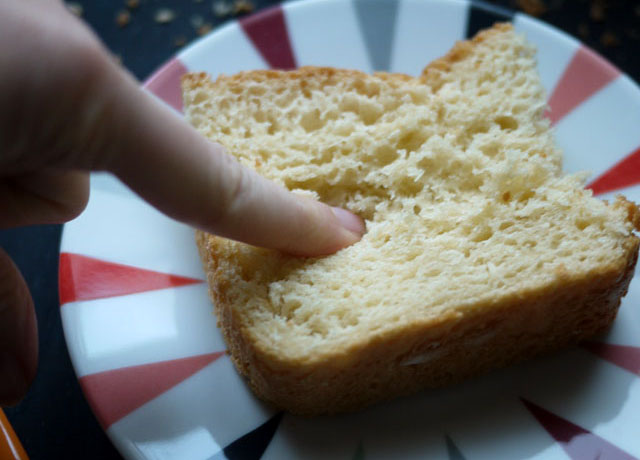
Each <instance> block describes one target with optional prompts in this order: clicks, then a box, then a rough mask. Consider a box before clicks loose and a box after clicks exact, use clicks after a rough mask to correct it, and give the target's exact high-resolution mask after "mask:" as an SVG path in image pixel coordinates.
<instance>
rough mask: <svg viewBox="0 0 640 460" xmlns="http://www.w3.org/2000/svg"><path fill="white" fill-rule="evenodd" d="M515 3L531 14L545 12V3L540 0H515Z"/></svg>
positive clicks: (538, 14) (535, 14)
mask: <svg viewBox="0 0 640 460" xmlns="http://www.w3.org/2000/svg"><path fill="white" fill-rule="evenodd" d="M516 4H517V5H518V7H519V8H520V9H521V10H522V11H524V12H525V13H527V14H529V15H531V16H536V17H537V16H542V15H543V14H544V13H546V12H547V5H546V4H545V3H544V2H543V1H542V0H517V1H516Z"/></svg>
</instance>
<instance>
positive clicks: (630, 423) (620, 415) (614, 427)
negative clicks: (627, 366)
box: [523, 349, 640, 457]
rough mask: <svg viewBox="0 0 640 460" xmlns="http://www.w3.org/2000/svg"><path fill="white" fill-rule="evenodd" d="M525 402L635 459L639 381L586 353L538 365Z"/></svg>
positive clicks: (639, 420) (530, 378)
mask: <svg viewBox="0 0 640 460" xmlns="http://www.w3.org/2000/svg"><path fill="white" fill-rule="evenodd" d="M523 386H524V389H523V393H524V394H523V396H524V397H525V398H526V399H528V400H530V401H531V402H532V403H534V404H536V405H539V406H541V407H542V408H544V409H546V410H548V411H550V412H552V413H554V414H556V415H557V416H559V417H562V418H564V419H565V420H568V421H570V422H571V423H574V424H576V425H578V426H580V427H582V428H584V429H586V430H588V431H591V432H592V433H594V434H596V435H598V436H599V437H601V438H603V439H605V440H606V441H608V442H609V443H611V444H613V445H615V446H617V447H618V448H620V449H622V450H624V451H626V452H628V453H629V454H631V455H634V456H636V457H638V456H640V444H638V426H640V412H639V411H638V407H639V406H640V379H638V377H637V376H636V375H634V374H632V373H631V372H628V371H625V370H623V369H621V368H620V367H618V366H616V365H614V364H611V363H609V362H608V361H605V360H603V359H601V358H599V357H597V356H596V355H594V354H592V353H590V352H589V351H587V350H584V349H574V350H571V351H569V352H566V353H563V354H560V355H556V356H552V357H549V358H545V359H544V360H538V361H536V362H533V363H532V364H531V372H530V373H529V375H528V378H527V379H526V380H525V381H523Z"/></svg>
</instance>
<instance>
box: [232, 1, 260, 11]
mask: <svg viewBox="0 0 640 460" xmlns="http://www.w3.org/2000/svg"><path fill="white" fill-rule="evenodd" d="M254 9H255V6H254V5H253V3H251V2H250V1H249V0H235V1H234V2H233V14H247V13H251V12H252V11H253V10H254Z"/></svg>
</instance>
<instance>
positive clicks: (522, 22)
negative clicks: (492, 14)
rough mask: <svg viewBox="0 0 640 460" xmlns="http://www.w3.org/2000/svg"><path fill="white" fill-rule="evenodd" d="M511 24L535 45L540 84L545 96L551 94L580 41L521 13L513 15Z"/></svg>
mask: <svg viewBox="0 0 640 460" xmlns="http://www.w3.org/2000/svg"><path fill="white" fill-rule="evenodd" d="M513 25H514V27H515V29H516V31H517V32H519V33H524V35H525V37H526V39H527V41H529V42H530V43H532V44H533V45H535V46H536V48H537V50H538V53H537V60H538V72H539V73H540V79H541V81H542V86H544V89H545V90H546V91H547V97H549V96H551V93H552V92H553V89H554V88H555V87H556V84H557V83H558V80H559V79H560V77H561V76H562V74H563V73H564V71H565V69H566V68H567V65H568V64H569V62H570V61H571V58H573V54H574V53H575V52H576V50H577V49H578V47H579V46H580V43H579V42H578V41H577V40H575V39H573V38H571V37H570V36H569V35H567V34H565V33H563V32H561V31H559V30H556V29H554V28H552V27H549V26H548V25H547V24H545V23H543V22H541V21H538V20H537V19H534V18H532V17H530V16H527V15H524V14H521V13H518V14H516V15H515V17H514V20H513Z"/></svg>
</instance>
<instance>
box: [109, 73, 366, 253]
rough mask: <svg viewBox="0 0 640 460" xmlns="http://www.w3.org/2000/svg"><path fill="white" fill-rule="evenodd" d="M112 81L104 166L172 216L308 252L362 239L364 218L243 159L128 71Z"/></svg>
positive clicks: (260, 243)
mask: <svg viewBox="0 0 640 460" xmlns="http://www.w3.org/2000/svg"><path fill="white" fill-rule="evenodd" d="M115 80H117V81H116V82H115V83H114V82H112V83H111V84H110V88H111V89H112V90H113V89H116V92H115V93H114V94H113V95H112V96H111V97H110V101H111V104H110V112H109V113H107V117H108V118H107V120H103V121H102V123H101V126H102V128H101V129H105V130H106V129H110V130H111V131H110V132H111V133H112V136H111V137H110V142H109V150H110V152H108V153H107V154H106V155H100V156H101V157H102V158H106V159H108V161H107V163H106V164H105V166H104V167H105V168H106V169H107V170H110V171H112V172H114V173H115V174H116V175H117V176H118V177H120V178H121V179H122V180H123V181H124V182H125V183H127V184H128V185H129V186H130V187H131V188H132V189H133V190H134V191H135V192H137V193H138V194H139V195H140V196H142V197H143V198H144V199H146V200H147V201H148V202H150V203H151V204H152V205H154V206H155V207H157V208H158V209H160V210H161V211H163V212H164V213H166V214H168V215H169V216H171V217H173V218H176V219H179V220H182V221H184V222H187V223H189V224H191V225H193V226H195V227H197V228H200V229H202V230H205V231H208V232H211V233H215V234H217V235H220V236H224V237H227V238H231V239H235V240H239V241H243V242H246V243H249V244H252V245H256V246H262V247H268V248H273V249H279V250H282V251H285V252H288V253H292V254H296V255H305V256H316V255H324V254H329V253H332V252H335V251H337V250H338V249H341V248H343V247H345V246H348V245H350V244H353V243H355V242H356V241H358V240H359V239H360V237H361V236H362V234H363V233H364V230H365V229H364V223H363V222H362V220H361V219H360V218H358V217H356V216H355V215H353V214H351V213H350V212H348V211H345V210H342V209H334V208H330V207H329V206H327V205H324V204H321V203H319V202H316V201H313V200H309V199H303V198H300V197H298V196H295V195H293V194H292V193H290V192H289V191H287V190H286V189H285V188H284V187H281V186H279V185H276V184H275V183H272V182H270V181H268V180H266V179H264V178H263V177H261V176H259V175H258V174H257V173H255V172H254V171H252V170H249V169H247V168H245V167H243V166H241V165H240V164H239V163H238V162H237V161H236V160H235V159H233V158H232V157H231V156H230V155H228V154H227V153H226V152H225V151H224V149H223V148H222V147H221V146H220V145H218V144H214V143H211V142H209V141H208V140H207V139H206V138H204V137H203V136H201V135H200V134H199V133H198V132H197V131H196V130H195V129H193V128H192V127H191V126H189V125H188V124H187V123H186V122H185V121H184V120H182V119H181V118H180V117H178V116H177V115H176V114H174V113H173V112H172V111H171V110H170V109H168V108H167V107H166V106H165V105H164V104H162V103H160V102H159V101H157V100H156V99H155V98H153V97H152V96H150V95H149V94H148V93H146V92H144V91H142V90H141V89H140V88H139V87H138V85H137V84H136V83H135V82H134V81H133V79H131V78H130V77H128V75H126V74H125V73H124V72H122V73H120V74H119V75H118V76H117V78H115V79H114V81H115Z"/></svg>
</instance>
